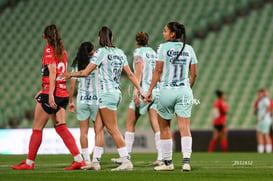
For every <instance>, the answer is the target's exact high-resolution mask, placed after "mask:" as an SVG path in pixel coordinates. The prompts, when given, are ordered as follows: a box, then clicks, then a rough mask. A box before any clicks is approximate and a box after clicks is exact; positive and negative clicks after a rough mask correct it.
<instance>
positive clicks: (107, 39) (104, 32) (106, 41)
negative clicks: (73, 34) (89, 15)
mask: <svg viewBox="0 0 273 181" xmlns="http://www.w3.org/2000/svg"><path fill="white" fill-rule="evenodd" d="M99 37H100V40H99V42H100V46H102V47H106V46H107V47H115V46H114V45H113V44H112V31H111V30H110V29H109V28H108V27H106V26H103V27H102V28H101V30H100V32H99Z"/></svg>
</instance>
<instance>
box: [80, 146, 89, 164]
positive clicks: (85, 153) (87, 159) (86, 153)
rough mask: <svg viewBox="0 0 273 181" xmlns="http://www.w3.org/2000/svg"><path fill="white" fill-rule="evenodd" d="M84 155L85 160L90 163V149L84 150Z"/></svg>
mask: <svg viewBox="0 0 273 181" xmlns="http://www.w3.org/2000/svg"><path fill="white" fill-rule="evenodd" d="M82 155H83V159H84V160H85V161H90V156H89V150H88V148H82Z"/></svg>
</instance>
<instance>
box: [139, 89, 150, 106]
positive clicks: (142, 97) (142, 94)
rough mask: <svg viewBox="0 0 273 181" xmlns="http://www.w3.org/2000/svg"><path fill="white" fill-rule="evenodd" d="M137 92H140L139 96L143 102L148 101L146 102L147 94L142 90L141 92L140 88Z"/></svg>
mask: <svg viewBox="0 0 273 181" xmlns="http://www.w3.org/2000/svg"><path fill="white" fill-rule="evenodd" d="M139 93H140V96H141V99H142V101H143V102H144V103H145V104H147V103H148V102H147V96H146V94H144V92H143V90H142V89H141V90H140V91H139Z"/></svg>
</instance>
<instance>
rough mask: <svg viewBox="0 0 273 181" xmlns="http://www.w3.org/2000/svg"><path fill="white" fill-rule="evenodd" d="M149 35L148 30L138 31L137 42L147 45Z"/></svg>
mask: <svg viewBox="0 0 273 181" xmlns="http://www.w3.org/2000/svg"><path fill="white" fill-rule="evenodd" d="M148 41H149V36H148V34H147V33H146V32H138V33H137V35H136V42H137V44H138V45H140V46H145V45H147V44H148Z"/></svg>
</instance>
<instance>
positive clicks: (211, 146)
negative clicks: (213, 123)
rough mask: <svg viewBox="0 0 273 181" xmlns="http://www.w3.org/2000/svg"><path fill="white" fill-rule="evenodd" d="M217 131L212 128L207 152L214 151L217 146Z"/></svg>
mask: <svg viewBox="0 0 273 181" xmlns="http://www.w3.org/2000/svg"><path fill="white" fill-rule="evenodd" d="M219 135H220V133H219V130H218V129H217V128H214V129H213V135H212V139H211V140H210V143H209V150H208V152H213V151H214V149H215V146H216V144H217V140H218V138H219Z"/></svg>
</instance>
